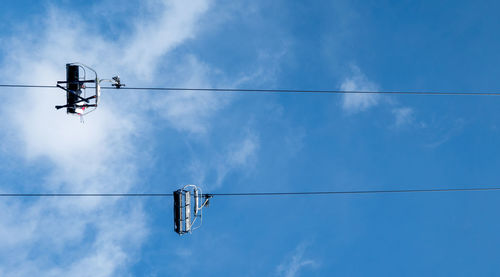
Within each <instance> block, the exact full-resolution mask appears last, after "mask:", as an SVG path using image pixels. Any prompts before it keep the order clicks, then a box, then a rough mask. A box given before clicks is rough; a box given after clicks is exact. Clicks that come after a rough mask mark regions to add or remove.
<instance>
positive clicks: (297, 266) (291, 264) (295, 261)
mask: <svg viewBox="0 0 500 277" xmlns="http://www.w3.org/2000/svg"><path fill="white" fill-rule="evenodd" d="M306 248H307V244H305V243H301V244H299V245H298V246H297V247H296V248H295V250H294V251H293V253H292V254H289V255H287V256H288V257H287V258H286V259H285V260H284V261H283V262H282V263H281V264H280V265H278V267H277V269H276V271H277V273H278V275H279V276H284V277H296V276H300V275H299V273H300V271H301V270H302V269H304V268H306V267H310V268H316V267H318V266H319V264H318V262H316V261H314V260H312V259H307V258H304V252H305V250H306Z"/></svg>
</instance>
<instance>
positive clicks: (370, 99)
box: [340, 65, 380, 113]
mask: <svg viewBox="0 0 500 277" xmlns="http://www.w3.org/2000/svg"><path fill="white" fill-rule="evenodd" d="M351 71H352V73H351V74H350V76H349V77H347V78H345V79H344V80H343V81H342V83H341V85H340V89H341V90H348V91H376V90H377V89H378V86H377V85H376V84H375V83H373V82H371V81H370V80H368V78H367V77H366V76H365V75H364V74H363V72H361V70H360V69H359V67H357V66H354V65H353V66H351ZM379 101H380V95H378V94H344V95H343V98H342V109H343V110H344V111H345V112H347V113H358V112H362V111H366V110H368V109H369V108H371V107H373V106H376V105H378V103H379Z"/></svg>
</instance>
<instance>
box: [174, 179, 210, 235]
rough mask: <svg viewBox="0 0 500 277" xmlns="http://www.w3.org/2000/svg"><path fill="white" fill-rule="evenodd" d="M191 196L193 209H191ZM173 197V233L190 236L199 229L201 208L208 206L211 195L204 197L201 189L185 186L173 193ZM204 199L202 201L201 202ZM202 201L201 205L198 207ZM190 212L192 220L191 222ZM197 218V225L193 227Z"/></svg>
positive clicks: (201, 219) (201, 215)
mask: <svg viewBox="0 0 500 277" xmlns="http://www.w3.org/2000/svg"><path fill="white" fill-rule="evenodd" d="M191 195H192V196H193V199H194V207H191ZM173 197H174V231H175V232H176V233H178V234H179V235H183V234H188V233H189V234H190V233H191V232H192V231H194V230H196V229H198V228H200V227H201V225H202V223H203V208H204V207H207V206H208V203H209V199H210V198H211V197H212V196H211V195H204V194H203V193H202V190H201V188H199V187H197V186H195V185H186V186H184V187H183V188H182V189H178V190H176V191H174V193H173ZM203 199H204V201H203ZM200 200H202V202H203V203H202V204H201V205H200V203H201V201H200ZM191 211H193V215H194V216H193V219H192V220H191ZM198 218H199V222H198V223H199V224H197V225H195V223H196V222H197V220H198Z"/></svg>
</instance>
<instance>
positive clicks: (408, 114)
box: [392, 107, 415, 127]
mask: <svg viewBox="0 0 500 277" xmlns="http://www.w3.org/2000/svg"><path fill="white" fill-rule="evenodd" d="M392 114H393V115H394V118H395V123H394V125H395V126H396V127H401V126H404V125H408V124H411V123H412V122H413V121H414V120H415V115H414V111H413V109H412V108H409V107H400V108H394V109H392Z"/></svg>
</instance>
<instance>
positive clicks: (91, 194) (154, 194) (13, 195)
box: [0, 187, 500, 197]
mask: <svg viewBox="0 0 500 277" xmlns="http://www.w3.org/2000/svg"><path fill="white" fill-rule="evenodd" d="M472 191H500V187H491V188H436V189H401V190H352V191H302V192H236V193H205V194H203V195H206V196H287V195H288V196H293V195H333V194H389V193H418V192H472ZM172 195H173V194H172V193H0V197H170V196H172Z"/></svg>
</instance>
